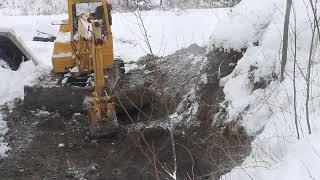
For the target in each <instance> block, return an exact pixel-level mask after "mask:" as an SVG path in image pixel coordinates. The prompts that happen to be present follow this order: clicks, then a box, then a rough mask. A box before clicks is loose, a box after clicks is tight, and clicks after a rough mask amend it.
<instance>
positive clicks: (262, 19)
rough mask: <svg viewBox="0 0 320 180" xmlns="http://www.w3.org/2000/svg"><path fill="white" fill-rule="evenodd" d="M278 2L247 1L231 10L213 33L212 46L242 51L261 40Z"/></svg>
mask: <svg viewBox="0 0 320 180" xmlns="http://www.w3.org/2000/svg"><path fill="white" fill-rule="evenodd" d="M275 2H276V0H269V1H263V0H247V1H245V2H243V3H240V4H239V5H238V6H237V7H236V8H234V9H231V14H230V15H229V16H228V17H226V18H224V19H223V20H221V21H220V22H219V23H218V24H217V25H216V28H215V29H214V31H213V34H212V36H211V44H215V46H216V47H222V48H225V49H235V50H240V49H241V48H243V47H247V46H249V45H250V44H251V43H252V42H255V41H257V40H259V39H260V37H261V32H262V31H263V29H265V28H266V27H267V26H268V24H269V23H270V21H271V19H272V18H273V16H274V13H275V11H276V8H275V7H276V4H275Z"/></svg>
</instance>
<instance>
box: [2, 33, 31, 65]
mask: <svg viewBox="0 0 320 180" xmlns="http://www.w3.org/2000/svg"><path fill="white" fill-rule="evenodd" d="M0 59H3V60H4V61H5V62H7V64H8V65H9V66H10V68H11V69H12V70H14V71H16V70H18V69H19V67H20V64H21V63H22V62H23V61H24V60H25V61H26V60H28V58H27V56H26V55H24V54H23V53H22V51H21V50H20V49H19V47H17V46H16V45H15V44H14V43H13V42H12V41H11V40H10V39H9V38H7V37H5V36H1V35H0Z"/></svg>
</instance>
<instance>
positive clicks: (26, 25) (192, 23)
mask: <svg viewBox="0 0 320 180" xmlns="http://www.w3.org/2000/svg"><path fill="white" fill-rule="evenodd" d="M228 12H229V10H228V9H206V10H201V9H198V10H185V11H173V12H170V11H149V12H143V13H142V18H143V19H144V23H145V27H146V29H147V32H148V35H149V39H150V42H151V46H152V48H153V51H154V53H155V55H158V56H164V55H168V54H170V53H173V52H175V51H176V50H178V49H180V48H183V47H186V46H189V45H190V44H192V43H198V44H199V45H205V43H206V42H207V40H208V39H209V37H210V35H211V33H212V31H213V29H214V27H215V25H216V23H217V22H218V21H219V20H220V19H222V17H224V16H225V15H226V14H227V13H228ZM66 17H67V16H66V15H59V16H0V21H1V22H5V23H1V24H0V28H1V27H5V28H12V29H13V30H14V31H15V32H16V34H17V35H18V36H19V37H20V38H21V39H22V40H23V42H24V43H25V44H26V46H27V47H28V48H29V49H30V51H31V52H32V53H33V54H34V55H35V56H36V58H37V59H38V60H39V61H40V62H39V63H40V64H39V66H37V67H35V66H34V65H33V64H32V62H31V61H28V62H25V63H23V64H22V65H21V67H20V69H19V70H18V71H16V72H14V71H11V70H8V69H4V68H2V67H0V75H1V81H0V105H3V104H4V103H6V102H8V101H10V100H13V99H14V98H17V97H23V86H24V85H26V84H29V83H31V82H32V81H33V80H34V79H36V78H37V77H39V76H40V75H41V74H43V73H48V72H49V71H50V70H51V54H52V50H53V43H43V42H33V41H32V38H33V36H34V35H36V34H37V33H36V30H38V31H42V32H46V33H49V34H53V35H56V34H57V32H58V29H59V26H56V25H51V22H57V21H59V20H62V19H65V18H66ZM137 22H138V21H137V18H136V16H134V15H133V14H132V13H115V14H113V27H112V28H113V35H114V41H115V42H114V46H115V49H114V50H115V55H116V56H117V57H120V58H122V59H123V60H124V61H125V62H130V61H137V60H138V58H139V57H141V56H144V55H146V54H147V53H148V51H147V46H146V44H145V43H144V40H143V39H142V38H141V31H140V29H139V25H138V24H137ZM2 118H3V117H2V116H1V114H0V157H1V156H5V152H6V151H7V150H8V147H7V144H5V143H3V137H1V136H3V134H5V133H6V132H7V126H6V123H5V122H4V121H2V120H1V119H2Z"/></svg>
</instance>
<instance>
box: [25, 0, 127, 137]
mask: <svg viewBox="0 0 320 180" xmlns="http://www.w3.org/2000/svg"><path fill="white" fill-rule="evenodd" d="M110 11H111V5H110V4H108V2H107V0H68V15H69V19H68V20H65V21H62V22H61V23H59V25H60V31H59V34H58V36H57V39H56V41H55V43H54V50H53V55H52V65H53V71H52V72H53V75H54V76H56V77H59V80H58V83H57V85H54V86H51V87H25V100H24V101H25V102H26V103H27V104H28V106H32V105H39V104H40V105H39V106H41V107H42V106H43V107H44V106H46V105H48V106H51V107H52V106H55V107H57V108H58V106H59V107H60V108H64V110H66V109H67V108H75V107H77V105H75V103H79V102H80V103H81V102H84V104H85V105H86V108H87V112H88V116H89V120H90V126H91V128H90V129H91V132H92V134H94V135H95V136H100V135H104V134H110V133H113V132H116V131H117V129H118V123H117V117H116V113H115V105H114V103H113V101H112V98H111V94H112V93H113V91H115V87H116V85H117V83H118V81H119V79H120V77H121V76H122V75H123V74H124V64H123V62H122V61H120V60H115V59H114V55H113V39H112V31H111V25H112V18H111V13H110ZM88 89H90V93H89V95H87V96H86V97H84V94H85V93H83V92H84V91H87V90H88ZM77 95H80V96H77ZM49 96H50V97H51V99H50V100H49ZM79 97H82V98H79ZM58 101H59V102H58ZM76 101H77V102H76ZM59 103H60V104H59ZM44 109H46V108H44ZM48 109H49V110H50V108H48Z"/></svg>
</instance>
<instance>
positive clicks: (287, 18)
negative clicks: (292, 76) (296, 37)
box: [280, 0, 292, 81]
mask: <svg viewBox="0 0 320 180" xmlns="http://www.w3.org/2000/svg"><path fill="white" fill-rule="evenodd" d="M291 6H292V0H287V7H286V14H285V20H284V28H283V47H282V60H281V73H280V81H283V80H284V71H285V68H286V64H287V59H288V38H289V23H290V14H291Z"/></svg>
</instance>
